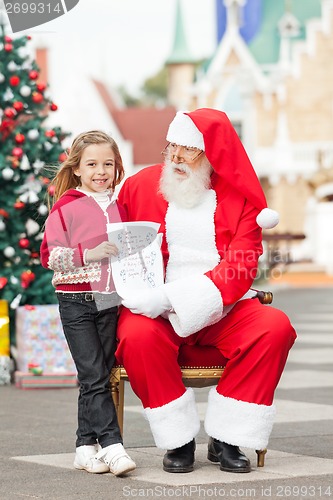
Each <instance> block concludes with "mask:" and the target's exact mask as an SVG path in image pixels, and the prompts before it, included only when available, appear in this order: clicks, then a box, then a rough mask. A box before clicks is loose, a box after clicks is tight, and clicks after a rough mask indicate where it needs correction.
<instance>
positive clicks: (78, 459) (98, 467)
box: [74, 445, 110, 474]
mask: <svg viewBox="0 0 333 500" xmlns="http://www.w3.org/2000/svg"><path fill="white" fill-rule="evenodd" d="M97 451H98V448H97V445H83V446H79V447H78V448H76V453H75V459H74V467H75V469H79V470H86V471H87V472H92V473H93V474H102V473H103V472H109V470H110V468H109V467H108V466H107V465H106V464H105V463H104V462H103V461H102V460H99V459H98V458H96V453H97Z"/></svg>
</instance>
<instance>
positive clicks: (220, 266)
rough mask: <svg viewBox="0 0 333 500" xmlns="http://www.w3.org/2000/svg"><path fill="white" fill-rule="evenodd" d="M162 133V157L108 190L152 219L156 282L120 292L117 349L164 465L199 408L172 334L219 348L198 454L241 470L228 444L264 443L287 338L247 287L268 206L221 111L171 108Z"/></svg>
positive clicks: (185, 444)
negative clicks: (157, 243) (156, 235)
mask: <svg viewBox="0 0 333 500" xmlns="http://www.w3.org/2000/svg"><path fill="white" fill-rule="evenodd" d="M167 141H168V144H167V146H166V148H165V150H164V152H163V154H164V157H165V162H164V164H160V165H154V166H151V167H147V168H144V169H143V170H141V171H140V172H138V173H137V174H135V175H133V176H132V177H130V178H128V179H127V181H126V182H125V183H124V185H123V187H122V189H121V191H120V194H119V202H120V203H121V204H122V205H123V206H124V207H125V209H126V211H127V215H128V219H129V220H130V221H140V220H150V221H153V222H157V223H159V224H160V231H161V233H162V235H163V240H162V246H161V249H162V253H163V258H164V264H165V284H164V285H162V286H160V287H158V288H154V289H151V290H147V291H140V293H136V294H129V295H128V296H126V297H124V299H123V306H124V307H123V308H122V311H121V314H120V318H119V326H118V338H119V346H118V350H117V359H118V361H119V362H121V363H122V364H123V365H124V366H125V368H126V371H127V374H128V376H129V380H130V383H131V386H132V388H133V390H134V392H135V393H136V394H137V396H138V397H139V398H140V399H141V401H142V404H143V406H144V411H145V414H146V417H147V419H148V421H149V424H150V427H151V431H152V434H153V437H154V440H155V443H156V446H157V447H159V448H162V449H166V450H167V451H166V454H165V455H164V459H163V468H164V470H165V471H167V472H190V471H192V470H193V467H194V459H195V436H196V435H197V433H198V431H199V428H200V419H199V416H198V413H197V409H196V404H195V398H194V392H193V390H192V389H191V388H187V389H186V388H185V387H184V384H183V382H182V377H181V371H180V367H179V365H178V362H177V357H178V352H179V348H180V346H182V345H183V344H190V345H194V344H195V345H197V346H215V347H216V348H217V349H219V350H220V352H221V353H222V354H223V356H224V357H225V358H226V359H227V360H228V361H227V364H226V368H225V370H224V373H223V375H222V377H221V379H220V381H219V383H218V385H217V386H216V387H214V388H212V389H211V390H210V393H209V397H208V406H207V412H206V416H205V430H206V432H207V434H208V436H209V442H208V459H209V460H210V461H212V462H219V463H220V469H221V470H223V471H229V472H249V471H250V470H251V465H250V461H249V459H248V458H247V457H246V456H245V455H244V453H243V452H242V451H241V450H240V448H239V447H249V448H255V449H262V448H265V447H266V446H267V443H268V439H269V435H270V432H271V430H272V426H273V419H274V414H275V408H274V404H273V396H274V391H275V388H276V386H277V384H278V382H279V379H280V376H281V373H282V371H283V368H284V366H285V363H286V360H287V356H288V352H289V349H290V348H291V346H292V345H293V343H294V340H295V338H296V334H295V331H294V329H293V327H292V326H291V324H290V321H289V319H288V318H287V317H286V315H285V314H284V313H283V312H282V311H279V310H277V309H275V308H273V307H270V306H264V305H262V304H261V303H260V302H259V301H258V300H257V299H256V298H252V297H253V296H254V295H255V292H254V291H252V290H251V285H252V283H253V280H254V278H255V276H256V271H257V264H258V258H259V256H260V255H261V253H262V228H263V227H264V228H269V227H274V226H275V225H276V224H277V222H278V216H277V213H276V212H274V211H272V210H270V209H268V208H267V204H266V199H265V196H264V193H263V191H262V188H261V186H260V183H259V180H258V178H257V176H256V174H255V172H254V169H253V167H252V165H251V162H250V160H249V158H248V156H247V154H246V152H245V150H244V148H243V146H242V144H241V141H240V140H239V138H238V136H237V133H236V131H235V130H234V128H233V126H232V124H231V123H230V121H229V119H228V118H227V116H226V115H225V113H223V112H221V111H217V110H214V109H208V108H203V109H197V110H196V111H193V112H189V113H185V112H178V113H177V114H176V116H175V118H174V120H173V121H172V122H171V124H170V127H169V130H168V133H167Z"/></svg>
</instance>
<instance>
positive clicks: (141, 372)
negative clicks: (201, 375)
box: [116, 299, 296, 408]
mask: <svg viewBox="0 0 333 500" xmlns="http://www.w3.org/2000/svg"><path fill="white" fill-rule="evenodd" d="M295 338H296V334H295V331H294V329H293V327H292V326H291V324H290V321H289V319H288V317H287V316H286V315H285V314H284V313H283V312H282V311H280V310H278V309H275V308H273V307H271V306H266V305H262V304H261V303H260V302H259V301H258V300H257V299H247V300H242V301H240V302H238V303H237V304H236V305H235V307H234V308H233V309H232V311H231V312H230V313H229V314H228V315H227V316H226V317H225V318H223V319H222V320H220V321H219V322H218V323H216V324H214V325H211V326H209V327H206V328H204V329H203V330H201V331H199V332H198V333H195V334H193V335H191V336H189V337H187V338H181V337H179V336H178V335H177V334H176V333H175V332H174V330H173V328H172V327H171V325H170V323H169V321H167V320H165V319H163V318H161V317H158V318H156V319H150V318H147V317H145V316H141V315H135V314H132V313H131V312H130V311H129V310H127V309H125V308H123V310H122V312H121V315H120V318H119V324H118V339H119V345H118V349H117V352H116V356H117V359H118V361H119V362H120V363H121V364H123V365H124V367H125V368H126V371H127V374H128V376H129V380H130V383H131V386H132V388H133V391H134V392H135V394H136V395H137V396H138V397H139V398H140V399H141V401H142V404H143V406H144V408H158V407H162V406H164V405H166V404H168V403H170V402H171V401H174V400H176V399H178V398H180V397H181V396H182V395H183V394H184V393H185V387H184V384H183V382H182V378H181V371H180V368H179V365H178V362H177V357H178V350H179V347H180V346H181V344H183V343H187V344H197V345H210V346H215V347H217V348H218V349H219V350H220V351H221V353H222V354H223V355H224V357H225V358H227V359H228V362H227V365H226V368H225V370H224V373H223V375H222V377H221V379H220V381H219V383H218V385H217V388H216V391H217V393H218V394H219V395H222V396H223V397H225V398H232V399H234V400H238V401H245V402H249V403H255V404H257V405H267V406H269V405H272V401H273V397H274V391H275V388H276V386H277V384H278V382H279V379H280V376H281V373H282V371H283V368H284V366H285V363H286V360H287V356H288V352H289V349H290V348H291V347H292V345H293V343H294V341H295Z"/></svg>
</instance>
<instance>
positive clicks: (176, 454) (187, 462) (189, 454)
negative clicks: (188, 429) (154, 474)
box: [163, 439, 195, 472]
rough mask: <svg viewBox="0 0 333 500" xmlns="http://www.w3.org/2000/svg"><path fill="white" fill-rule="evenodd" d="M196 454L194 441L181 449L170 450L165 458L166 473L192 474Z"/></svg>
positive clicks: (164, 468) (164, 467)
mask: <svg viewBox="0 0 333 500" xmlns="http://www.w3.org/2000/svg"><path fill="white" fill-rule="evenodd" d="M194 452H195V440H194V439H192V441H190V442H189V443H187V444H184V446H181V447H180V448H175V449H174V450H168V451H167V452H166V454H165V455H164V458H163V470H165V471H166V472H192V471H193V466H194Z"/></svg>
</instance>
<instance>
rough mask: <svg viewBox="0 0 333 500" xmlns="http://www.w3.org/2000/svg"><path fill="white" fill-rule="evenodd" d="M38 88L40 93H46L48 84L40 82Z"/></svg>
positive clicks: (37, 84)
mask: <svg viewBox="0 0 333 500" xmlns="http://www.w3.org/2000/svg"><path fill="white" fill-rule="evenodd" d="M36 88H37V90H38V91H39V92H44V90H45V89H46V83H44V82H38V83H36Z"/></svg>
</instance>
